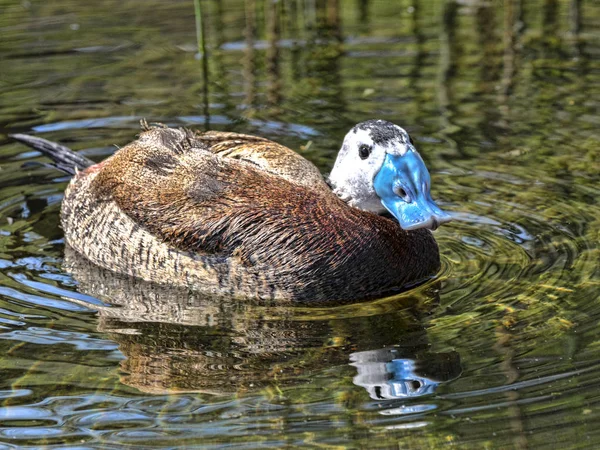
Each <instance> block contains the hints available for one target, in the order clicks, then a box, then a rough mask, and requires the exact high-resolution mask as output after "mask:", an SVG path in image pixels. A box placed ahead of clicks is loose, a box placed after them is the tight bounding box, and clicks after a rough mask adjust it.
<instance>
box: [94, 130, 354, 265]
mask: <svg viewBox="0 0 600 450" xmlns="http://www.w3.org/2000/svg"><path fill="white" fill-rule="evenodd" d="M252 139H253V138H252V137H249V138H247V139H246V140H244V139H238V140H237V141H236V140H235V139H228V140H225V139H223V140H221V141H220V142H230V144H228V145H227V147H228V148H229V149H233V148H234V146H235V145H238V146H239V152H240V153H243V152H244V147H243V146H244V145H246V146H248V147H250V144H252V143H256V142H258V143H261V141H253V140H252ZM215 140H216V139H215ZM206 142H207V141H206V140H203V139H197V135H196V134H195V133H194V132H192V131H189V130H180V129H170V128H155V129H151V130H149V131H146V132H144V133H142V134H141V135H140V138H139V139H138V140H137V141H134V142H132V143H131V144H129V145H127V146H125V147H123V148H122V149H121V150H119V151H118V152H117V153H116V154H115V155H113V156H112V157H111V158H109V159H107V160H106V161H105V162H103V163H102V164H101V167H100V169H99V171H98V174H97V176H96V178H95V179H94V181H93V190H94V193H93V196H94V197H95V198H97V199H98V200H99V201H103V200H107V201H115V202H116V203H117V205H118V207H119V208H120V209H121V210H122V211H123V212H124V213H126V214H127V215H128V216H129V217H131V218H132V219H133V220H134V221H135V222H136V223H138V224H139V225H141V226H143V227H145V228H146V229H148V230H149V231H150V232H151V233H152V234H153V235H155V236H157V237H158V238H160V239H161V240H163V241H165V242H169V243H170V244H171V245H173V246H174V247H176V248H179V249H183V250H191V251H195V252H200V253H209V254H220V255H227V256H234V255H238V256H239V257H240V258H242V259H244V258H248V260H252V263H253V264H254V263H259V262H263V263H264V262H265V261H269V263H271V264H274V265H275V266H277V264H279V263H282V261H283V260H282V259H281V258H283V259H285V258H286V251H285V248H287V247H289V249H288V250H291V249H292V248H293V249H294V252H296V251H297V250H298V247H301V246H302V245H308V244H310V245H313V244H314V242H313V241H314V240H315V239H321V238H323V237H322V236H312V237H311V238H310V239H306V242H304V241H302V242H300V241H298V242H296V241H295V237H294V236H295V235H296V233H302V232H303V231H305V230H304V227H306V226H307V224H308V222H310V223H311V224H312V225H311V227H309V228H310V229H321V228H323V227H324V226H325V225H323V226H316V225H315V224H314V223H313V222H315V223H316V222H318V221H324V222H327V223H328V222H329V221H332V220H333V219H332V218H331V217H330V212H331V211H332V209H331V208H336V207H337V208H340V205H343V204H342V203H341V202H340V201H339V200H338V199H337V197H336V196H335V195H334V194H333V193H331V191H330V190H328V191H320V190H317V189H312V188H307V186H306V185H305V183H300V182H294V181H292V180H291V179H290V178H289V177H284V176H280V175H279V174H278V173H275V171H273V170H264V169H262V167H257V164H256V163H255V162H254V161H246V160H244V159H243V158H231V157H223V156H221V154H220V153H218V152H216V151H214V149H215V146H216V145H218V142H214V141H213V145H208V144H207V143H206ZM234 142H239V144H234ZM262 143H263V144H264V147H263V148H264V149H266V150H265V152H267V151H269V148H270V149H275V150H273V151H280V150H278V149H277V147H276V144H273V143H269V141H266V142H264V141H262ZM222 149H223V152H225V151H226V150H225V147H224V146H223V147H222ZM234 151H235V149H233V150H231V152H232V153H233V152H234ZM248 151H250V150H248ZM281 153H283V154H285V152H283V151H282V150H281ZM256 154H258V152H257V153H256ZM256 154H255V159H257V158H256ZM290 157H291V156H290ZM265 161H267V162H268V161H270V160H269V159H268V158H265ZM265 164H266V163H265ZM278 167H280V166H278ZM272 172H273V173H272ZM314 179H315V180H317V178H316V176H315V177H314ZM300 181H304V180H300ZM327 205H329V209H328V207H327ZM310 229H309V230H306V233H305V234H307V235H310V234H311V233H310ZM271 241H277V242H278V244H277V245H275V244H274V242H271ZM277 247H280V248H282V252H281V254H278V255H276V254H274V252H271V253H269V249H272V248H277ZM312 253H313V254H314V253H315V252H312Z"/></svg>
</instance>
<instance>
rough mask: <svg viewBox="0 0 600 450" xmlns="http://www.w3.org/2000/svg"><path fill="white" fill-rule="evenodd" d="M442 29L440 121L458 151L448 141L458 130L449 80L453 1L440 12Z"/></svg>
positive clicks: (452, 56) (452, 66) (452, 64)
mask: <svg viewBox="0 0 600 450" xmlns="http://www.w3.org/2000/svg"><path fill="white" fill-rule="evenodd" d="M442 14H443V17H442V28H441V30H442V31H441V35H440V46H441V48H440V72H439V77H438V101H439V107H440V113H441V114H440V120H441V121H442V126H443V130H442V132H443V133H444V134H445V135H446V138H447V139H448V141H449V143H450V145H451V146H452V147H454V148H455V149H457V150H458V148H457V145H456V141H454V140H453V139H450V137H449V135H450V134H452V133H453V132H455V131H457V130H458V127H457V126H456V125H453V124H452V116H453V110H452V89H451V88H450V84H451V80H452V78H454V75H455V73H456V60H455V57H456V52H457V44H456V43H455V41H456V39H454V37H455V28H456V22H457V16H458V4H457V3H456V2H455V1H454V0H450V1H448V2H446V4H445V6H444V8H443V10H442Z"/></svg>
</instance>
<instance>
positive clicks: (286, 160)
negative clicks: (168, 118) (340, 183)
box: [194, 131, 329, 190]
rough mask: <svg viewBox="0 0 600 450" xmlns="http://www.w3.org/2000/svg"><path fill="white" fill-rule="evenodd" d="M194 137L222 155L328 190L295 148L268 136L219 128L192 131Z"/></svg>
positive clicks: (318, 175) (314, 187) (312, 186)
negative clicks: (231, 131) (272, 139)
mask: <svg viewBox="0 0 600 450" xmlns="http://www.w3.org/2000/svg"><path fill="white" fill-rule="evenodd" d="M194 138H195V140H197V141H198V142H201V143H202V144H203V145H205V146H206V148H207V149H208V150H209V151H210V152H212V153H214V154H215V155H218V156H219V157H222V158H233V159H238V160H241V161H245V162H247V163H250V164H254V165H255V166H257V167H258V168H260V169H261V170H264V171H266V172H269V173H272V174H274V175H278V176H281V177H283V178H285V179H287V180H288V181H291V182H292V183H296V184H300V185H302V186H307V187H309V188H312V189H317V190H321V189H324V190H329V187H328V186H327V184H326V183H325V181H324V179H323V176H322V175H321V173H320V172H319V169H317V168H316V167H315V165H314V164H312V163H311V162H310V161H308V160H306V159H305V158H303V157H302V156H300V155H299V154H298V153H296V152H295V151H293V150H291V149H289V148H288V147H285V146H283V145H281V144H278V143H276V142H273V141H270V140H269V139H265V138H261V137H258V136H251V135H248V134H239V133H228V132H221V131H208V132H206V133H200V132H195V134H194Z"/></svg>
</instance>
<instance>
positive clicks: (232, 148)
mask: <svg viewBox="0 0 600 450" xmlns="http://www.w3.org/2000/svg"><path fill="white" fill-rule="evenodd" d="M62 219H63V228H64V229H65V236H66V240H67V242H68V243H69V245H71V246H72V247H74V248H75V250H77V251H78V252H79V253H82V254H83V255H84V256H86V257H88V258H89V259H90V260H92V261H93V262H94V263H96V264H98V265H100V266H102V267H105V268H108V269H111V270H113V271H116V272H121V273H127V274H129V275H133V276H138V277H140V278H144V279H147V280H150V281H156V282H168V283H171V284H179V285H186V286H190V287H192V288H196V289H202V290H206V291H210V292H215V293H221V294H223V293H225V294H230V295H234V296H240V297H263V298H275V299H284V300H291V301H315V302H323V301H342V300H353V299H359V298H365V297H373V296H376V295H380V294H383V293H385V292H388V291H389V290H390V289H392V288H395V287H400V286H402V285H403V284H406V283H408V282H412V281H416V280H417V279H420V278H423V277H426V276H428V275H431V274H433V273H435V271H436V270H437V269H438V267H439V255H438V250H437V245H436V243H435V241H434V239H433V237H432V236H431V233H430V232H429V231H427V230H418V231H414V232H409V233H407V232H405V231H403V230H402V229H401V228H400V227H399V226H398V225H397V224H396V223H394V222H392V221H391V220H388V219H386V218H383V217H379V216H377V215H374V214H372V213H368V212H363V211H359V210H357V209H355V208H351V207H349V206H348V205H346V204H345V203H344V202H342V201H341V200H339V199H338V198H337V197H336V196H335V195H333V194H332V193H331V191H330V190H329V189H328V188H327V185H326V184H325V183H324V181H323V179H322V177H321V175H320V174H319V172H318V170H317V169H316V168H315V167H314V166H313V165H312V164H311V163H309V162H308V161H306V160H305V159H304V158H302V157H300V156H299V155H297V154H295V153H293V152H292V151H291V150H289V149H287V148H285V147H282V146H279V145H278V144H275V143H273V142H271V141H268V140H265V139H261V138H254V137H251V136H244V135H235V134H228V133H206V134H203V135H201V134H195V133H193V132H190V131H185V130H176V129H161V128H154V129H150V130H148V131H146V132H145V133H143V134H142V135H141V136H140V139H139V140H137V141H135V142H133V143H131V144H129V145H128V146H126V147H124V148H123V149H121V150H120V151H119V152H117V153H116V154H115V155H114V156H113V157H111V158H109V159H108V160H106V161H105V162H103V163H101V164H100V165H97V166H94V167H92V168H90V169H89V170H87V171H85V172H82V173H80V174H78V175H77V176H76V177H75V178H74V180H73V182H72V183H71V185H70V186H69V189H68V190H67V193H66V195H65V200H64V204H63V213H62Z"/></svg>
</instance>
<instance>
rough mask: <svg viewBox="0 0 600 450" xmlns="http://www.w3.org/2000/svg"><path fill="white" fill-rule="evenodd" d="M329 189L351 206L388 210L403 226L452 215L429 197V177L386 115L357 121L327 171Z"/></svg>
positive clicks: (408, 141) (437, 221) (422, 224)
mask: <svg viewBox="0 0 600 450" xmlns="http://www.w3.org/2000/svg"><path fill="white" fill-rule="evenodd" d="M329 181H330V183H331V185H332V187H333V191H334V192H335V193H336V194H337V195H338V196H339V197H340V198H342V199H343V200H344V201H346V202H347V203H348V204H350V205H351V206H354V207H356V208H359V209H362V210H365V211H371V212H374V213H377V214H381V213H384V212H385V211H388V212H389V213H391V214H392V215H393V216H394V217H395V218H396V219H398V222H400V226H401V227H402V228H403V229H405V230H416V229H417V228H429V229H431V230H435V229H436V228H437V227H438V226H439V225H441V224H442V223H446V222H449V221H450V220H451V218H450V215H448V214H447V213H445V212H444V211H442V210H441V209H440V208H439V207H438V206H437V205H436V204H435V202H434V201H433V199H432V198H431V192H430V187H431V178H430V176H429V172H428V171H427V167H425V163H424V162H423V160H422V159H421V156H420V155H419V153H417V150H416V149H415V147H414V145H413V143H412V140H411V138H410V137H409V136H408V133H407V132H406V131H405V130H404V129H402V128H400V127H399V126H398V125H394V124H393V123H391V122H387V121H385V120H369V121H367V122H362V123H359V124H358V125H356V126H355V127H354V128H352V129H351V130H350V132H349V133H348V134H347V135H346V137H345V138H344V143H343V145H342V148H341V150H340V152H339V154H338V156H337V159H336V161H335V165H334V166H333V170H332V171H331V174H330V175H329Z"/></svg>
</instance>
